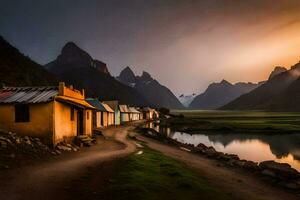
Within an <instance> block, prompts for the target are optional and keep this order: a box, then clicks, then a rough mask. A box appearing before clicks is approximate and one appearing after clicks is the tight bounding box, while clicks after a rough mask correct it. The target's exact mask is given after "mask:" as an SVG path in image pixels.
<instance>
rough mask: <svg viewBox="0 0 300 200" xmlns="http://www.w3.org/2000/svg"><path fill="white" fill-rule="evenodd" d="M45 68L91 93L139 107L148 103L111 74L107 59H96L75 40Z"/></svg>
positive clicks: (91, 94)
mask: <svg viewBox="0 0 300 200" xmlns="http://www.w3.org/2000/svg"><path fill="white" fill-rule="evenodd" d="M45 67H46V69H48V70H49V71H50V72H51V73H53V74H55V75H56V76H57V77H58V78H59V79H61V80H64V81H65V82H67V83H68V84H72V85H74V86H75V87H77V88H84V89H85V90H86V92H87V95H88V96H93V97H99V98H100V100H113V99H117V100H119V101H120V102H121V103H126V104H130V105H137V106H143V105H148V104H149V103H148V102H147V101H146V100H145V98H144V97H143V96H142V95H141V94H139V92H137V91H136V90H135V89H133V88H131V87H129V86H127V85H124V84H122V83H120V82H119V81H117V80H116V79H115V78H114V77H112V76H111V75H110V73H109V71H108V68H107V65H106V64H105V63H104V62H102V61H99V60H95V59H93V58H92V57H91V56H90V55H89V54H88V53H87V52H85V51H84V50H82V49H80V48H79V47H78V46H77V45H76V44H75V43H73V42H68V43H67V44H66V45H65V46H64V47H63V48H62V51H61V54H60V55H59V56H58V57H57V59H56V60H54V61H52V62H50V63H48V64H47V65H45Z"/></svg>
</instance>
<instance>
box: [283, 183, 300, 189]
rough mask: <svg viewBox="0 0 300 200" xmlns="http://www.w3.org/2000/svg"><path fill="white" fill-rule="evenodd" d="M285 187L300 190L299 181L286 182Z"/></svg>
mask: <svg viewBox="0 0 300 200" xmlns="http://www.w3.org/2000/svg"><path fill="white" fill-rule="evenodd" d="M284 187H285V188H287V189H291V190H300V185H299V184H297V183H286V184H285V185H284Z"/></svg>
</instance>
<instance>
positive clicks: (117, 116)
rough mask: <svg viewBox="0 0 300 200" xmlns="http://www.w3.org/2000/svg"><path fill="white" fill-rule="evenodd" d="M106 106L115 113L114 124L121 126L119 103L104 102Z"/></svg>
mask: <svg viewBox="0 0 300 200" xmlns="http://www.w3.org/2000/svg"><path fill="white" fill-rule="evenodd" d="M103 103H104V104H107V105H108V106H109V107H110V108H111V109H112V110H113V111H114V124H115V125H120V123H121V119H120V109H119V102H118V101H103Z"/></svg>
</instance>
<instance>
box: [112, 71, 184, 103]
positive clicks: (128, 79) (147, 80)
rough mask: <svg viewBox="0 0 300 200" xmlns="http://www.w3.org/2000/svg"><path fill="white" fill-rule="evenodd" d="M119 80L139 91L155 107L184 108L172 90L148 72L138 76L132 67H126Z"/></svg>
mask: <svg viewBox="0 0 300 200" xmlns="http://www.w3.org/2000/svg"><path fill="white" fill-rule="evenodd" d="M117 80H119V81H120V82H121V83H124V84H126V85H128V86H130V87H132V88H134V89H135V90H137V91H138V92H139V93H140V94H142V95H143V96H144V97H145V99H146V100H147V101H148V102H151V103H152V105H153V106H154V107H167V108H183V106H182V104H181V103H180V102H179V100H178V99H177V98H176V96H175V95H174V94H173V93H172V92H171V90H169V89H168V88H167V87H165V86H163V85H161V84H160V83H159V82H158V81H157V80H155V79H153V78H152V77H151V75H150V74H149V73H147V72H143V73H142V75H141V76H136V75H135V74H134V73H133V71H132V70H131V69H130V67H126V68H125V69H123V70H122V71H121V73H120V75H119V76H118V77H117Z"/></svg>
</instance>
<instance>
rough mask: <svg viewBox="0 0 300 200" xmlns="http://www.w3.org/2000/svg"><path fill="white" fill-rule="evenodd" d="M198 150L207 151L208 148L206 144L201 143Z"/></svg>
mask: <svg viewBox="0 0 300 200" xmlns="http://www.w3.org/2000/svg"><path fill="white" fill-rule="evenodd" d="M197 148H199V149H203V150H205V149H207V148H208V147H207V146H206V145H205V144H202V143H200V144H198V145H197Z"/></svg>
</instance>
